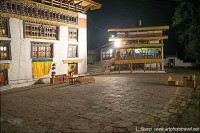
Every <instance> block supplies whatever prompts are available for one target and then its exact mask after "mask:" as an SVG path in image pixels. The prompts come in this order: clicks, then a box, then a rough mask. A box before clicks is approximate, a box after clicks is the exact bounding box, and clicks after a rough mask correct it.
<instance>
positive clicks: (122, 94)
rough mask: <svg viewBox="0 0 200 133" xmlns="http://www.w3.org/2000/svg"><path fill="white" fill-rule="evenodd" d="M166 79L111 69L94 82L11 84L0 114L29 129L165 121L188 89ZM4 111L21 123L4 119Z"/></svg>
mask: <svg viewBox="0 0 200 133" xmlns="http://www.w3.org/2000/svg"><path fill="white" fill-rule="evenodd" d="M149 76H151V78H149ZM178 76H180V75H178ZM110 79H112V80H110ZM166 79H167V75H166V74H150V75H148V74H140V75H137V74H125V75H124V74H116V75H102V76H97V77H95V83H94V84H85V85H79V86H73V87H72V86H67V85H54V86H39V85H38V86H32V88H31V89H26V88H16V89H13V90H9V91H7V92H2V94H1V108H2V112H4V114H3V116H2V118H3V119H5V120H8V122H10V123H11V124H15V126H18V125H19V124H20V123H22V125H23V126H24V127H27V126H28V125H26V124H25V123H23V121H24V120H27V121H29V122H33V123H34V124H35V126H34V128H38V129H39V127H40V126H39V125H42V126H44V128H45V129H51V128H53V129H54V131H60V132H63V133H64V132H77V133H79V132H88V133H89V132H94V133H95V132H104V133H105V132H108V133H109V132H116V133H117V132H131V133H133V132H136V131H135V127H136V126H138V125H140V124H146V125H149V126H152V127H153V126H155V127H158V126H165V125H168V124H169V123H170V122H171V121H172V122H173V121H174V120H175V119H176V117H177V115H178V114H182V111H183V109H184V107H186V106H187V102H186V101H187V100H188V98H189V97H191V93H192V91H191V90H189V89H184V87H180V88H176V87H174V86H167V85H165V84H166ZM144 80H145V82H144V83H143V82H142V81H144ZM141 82H142V83H141ZM158 82H159V83H162V84H156V83H158ZM190 91H191V92H190ZM6 114H11V115H13V116H17V117H18V118H21V119H22V122H20V121H9V119H10V117H8V116H7V115H6ZM172 114H173V115H172ZM23 126H22V127H23ZM4 127H8V126H6V125H5V126H4ZM4 129H5V128H4ZM20 130H21V129H20ZM30 130H32V129H30ZM45 131H46V130H45ZM22 133H23V132H22ZM25 133H27V132H26V131H25Z"/></svg>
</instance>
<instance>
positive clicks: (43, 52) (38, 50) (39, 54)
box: [32, 43, 53, 58]
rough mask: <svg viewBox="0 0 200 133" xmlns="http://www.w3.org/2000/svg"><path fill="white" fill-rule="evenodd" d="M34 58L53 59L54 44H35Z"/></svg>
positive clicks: (33, 45)
mask: <svg viewBox="0 0 200 133" xmlns="http://www.w3.org/2000/svg"><path fill="white" fill-rule="evenodd" d="M32 58H53V44H49V43H33V44H32Z"/></svg>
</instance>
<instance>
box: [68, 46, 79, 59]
mask: <svg viewBox="0 0 200 133" xmlns="http://www.w3.org/2000/svg"><path fill="white" fill-rule="evenodd" d="M76 57H78V46H75V45H69V48H68V58H76Z"/></svg>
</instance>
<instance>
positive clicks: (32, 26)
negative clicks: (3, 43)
mask: <svg viewBox="0 0 200 133" xmlns="http://www.w3.org/2000/svg"><path fill="white" fill-rule="evenodd" d="M25 38H45V39H51V40H57V39H58V28H57V26H52V25H43V24H38V23H31V22H27V21H25Z"/></svg>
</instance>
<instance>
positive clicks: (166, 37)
mask: <svg viewBox="0 0 200 133" xmlns="http://www.w3.org/2000/svg"><path fill="white" fill-rule="evenodd" d="M163 39H168V36H164V35H163V36H159V37H135V38H128V37H126V38H118V37H110V38H109V41H110V42H112V41H134V40H163Z"/></svg>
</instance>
